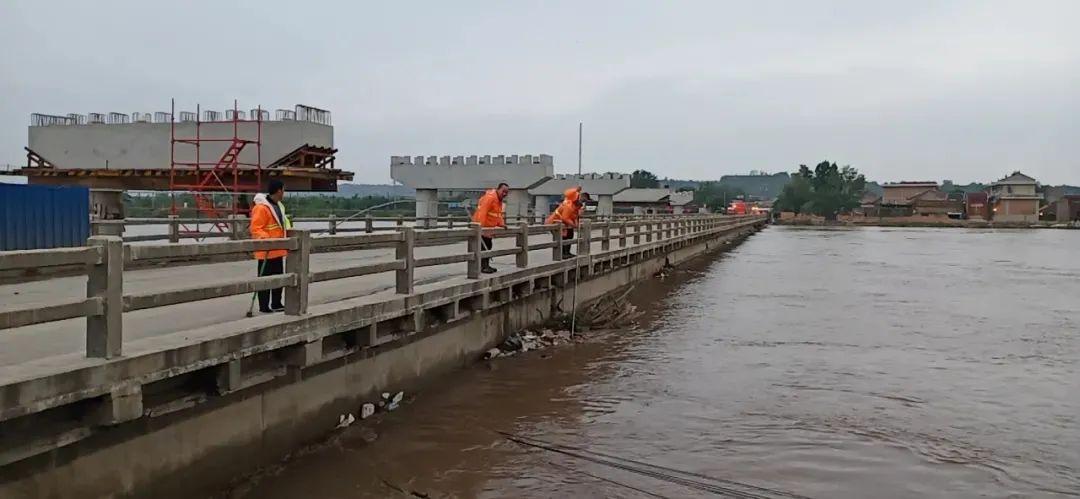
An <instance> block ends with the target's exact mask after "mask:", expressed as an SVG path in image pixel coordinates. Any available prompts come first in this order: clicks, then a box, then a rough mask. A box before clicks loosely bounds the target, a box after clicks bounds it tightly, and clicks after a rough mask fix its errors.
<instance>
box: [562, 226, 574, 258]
mask: <svg viewBox="0 0 1080 499" xmlns="http://www.w3.org/2000/svg"><path fill="white" fill-rule="evenodd" d="M562 237H563V240H564V241H565V240H568V239H573V238H574V229H563V235H562ZM573 245H574V243H564V244H563V247H562V254H564V255H571V254H572V253H570V248H571V247H573Z"/></svg>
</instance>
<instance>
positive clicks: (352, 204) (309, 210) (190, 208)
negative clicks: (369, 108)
mask: <svg viewBox="0 0 1080 499" xmlns="http://www.w3.org/2000/svg"><path fill="white" fill-rule="evenodd" d="M213 200H214V204H215V206H218V207H221V208H222V209H223V210H225V209H227V207H228V206H229V205H230V196H227V195H224V194H218V195H214V196H213ZM393 201H401V202H399V203H396V204H391V205H389V206H386V207H383V208H378V209H375V210H371V211H370V214H371V215H375V216H394V215H412V214H414V213H415V207H414V205H413V202H412V200H411V199H401V198H396V199H395V198H389V197H385V196H352V197H343V196H327V195H304V196H297V195H294V196H287V197H286V198H285V203H284V204H285V208H286V210H287V211H288V212H289V215H290V216H292V217H325V216H328V215H330V214H331V213H333V214H335V215H345V216H347V215H352V214H354V213H356V212H358V211H361V210H366V209H370V208H372V207H375V206H379V205H384V204H388V203H391V202H393ZM173 202H174V198H173V196H172V195H171V194H169V193H155V194H146V195H127V196H125V197H124V207H125V208H126V210H127V216H129V217H148V218H154V217H167V216H169V214H170V213H172V209H173ZM250 203H251V198H250V197H248V196H242V197H241V199H240V206H241V207H246V206H250ZM175 204H176V207H177V212H178V214H179V215H180V216H194V215H195V213H196V211H197V210H196V208H195V206H196V204H195V197H194V196H193V195H191V194H176V195H175Z"/></svg>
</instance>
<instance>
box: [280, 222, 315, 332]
mask: <svg viewBox="0 0 1080 499" xmlns="http://www.w3.org/2000/svg"><path fill="white" fill-rule="evenodd" d="M289 232H290V234H289V236H290V237H292V238H295V239H296V241H297V247H296V251H292V252H290V253H289V254H288V256H286V257H285V272H286V273H289V274H296V285H295V286H288V287H286V288H285V315H303V314H306V313H307V307H308V289H309V288H310V286H309V282H310V280H311V231H310V230H308V229H292V230H290V231H289Z"/></svg>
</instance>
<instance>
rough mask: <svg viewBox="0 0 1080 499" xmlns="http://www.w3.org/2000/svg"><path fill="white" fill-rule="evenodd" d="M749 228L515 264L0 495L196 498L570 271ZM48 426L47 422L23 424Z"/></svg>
mask: <svg viewBox="0 0 1080 499" xmlns="http://www.w3.org/2000/svg"><path fill="white" fill-rule="evenodd" d="M761 223H764V222H763V221H762V222H761ZM760 227H761V225H760V224H756V225H742V226H736V227H734V228H732V229H730V230H727V231H720V232H717V233H715V234H711V235H708V236H705V237H701V238H698V239H695V240H688V241H685V242H683V243H678V244H672V245H671V246H669V247H665V248H657V249H654V250H650V251H648V252H647V253H640V254H638V255H637V256H636V257H635V255H634V254H631V253H629V252H627V253H626V254H625V255H615V256H609V257H606V258H605V259H595V260H585V261H584V263H583V265H584V266H582V267H578V268H576V269H575V268H572V269H566V268H565V267H563V269H562V270H559V271H557V273H555V274H552V273H550V272H548V273H544V272H542V270H543V269H540V270H538V271H532V272H523V273H522V274H523V275H522V276H519V277H517V278H516V279H517V280H514V279H515V277H514V274H509V275H507V276H506V278H507V279H508V280H507V281H506V282H502V283H500V285H501V286H505V287H501V288H499V289H496V288H492V289H490V293H487V294H483V295H482V300H480V301H479V302H470V304H468V308H469V309H471V310H473V311H472V312H471V313H468V314H460V313H459V311H458V310H457V307H458V303H456V302H449V303H447V305H446V306H450V307H451V308H450V309H449V310H448V311H446V313H445V314H433V315H432V319H431V320H430V321H427V324H425V325H423V326H422V327H418V331H417V332H414V333H411V334H407V335H401V336H400V337H396V338H395V339H393V340H392V341H389V342H385V343H381V344H378V345H377V346H372V347H370V348H364V349H360V350H356V351H354V352H352V353H349V354H347V355H344V356H342V357H339V358H335V359H333V360H329V361H325V362H322V363H319V364H315V365H311V366H307V367H303V368H299V367H298V368H295V369H290V370H289V372H288V374H287V375H284V376H279V377H277V378H276V379H274V380H273V381H271V382H267V383H262V384H259V385H255V386H253V387H252V388H249V389H246V390H245V389H239V390H237V391H235V392H232V393H229V394H227V395H224V396H221V397H216V398H214V399H212V400H210V401H208V402H206V403H203V404H200V405H195V406H193V407H192V408H190V409H186V410H178V411H175V412H172V413H167V414H164V415H161V416H159V417H143V418H139V419H136V420H134V421H130V422H127V423H122V424H119V425H115V426H111V427H108V428H105V429H103V430H102V431H98V432H96V433H95V434H93V435H91V436H90V437H88V438H84V439H82V440H79V441H77V442H75V443H72V444H71V445H67V446H60V447H58V448H56V449H54V450H52V451H51V452H47V453H43V454H39V455H37V456H34V457H31V458H28V459H24V460H21V461H18V462H15V463H13V464H10V465H8V466H5V467H3V468H0V497H3V498H22V497H28V498H29V497H33V498H48V497H99V496H112V497H117V496H120V497H123V496H132V495H137V496H147V497H201V496H204V495H205V493H207V492H211V491H214V490H215V489H218V488H220V487H221V486H223V485H224V484H226V483H227V482H229V481H230V480H232V479H235V478H236V477H237V476H239V475H243V474H245V473H249V472H252V471H254V470H255V469H256V468H257V467H259V466H263V465H269V464H273V463H276V462H278V461H279V460H280V459H281V457H282V456H284V455H286V454H287V453H289V452H291V451H293V450H295V449H297V448H298V447H299V446H302V445H303V444H305V443H309V442H312V441H314V440H317V439H319V438H321V437H323V436H325V435H326V434H327V433H328V432H330V431H331V428H333V426H334V424H335V423H336V421H337V417H338V415H339V414H342V413H348V412H353V413H355V412H357V408H358V405H359V404H360V403H361V402H362V401H369V400H372V399H373V398H374V395H375V394H376V393H378V392H380V391H382V390H391V389H393V390H396V389H406V390H411V389H414V388H415V387H417V386H419V385H420V384H422V383H423V382H424V381H425V380H427V379H431V378H432V377H434V376H438V375H439V374H442V373H446V372H448V371H450V370H453V369H456V368H460V367H463V366H465V365H468V364H469V363H471V362H474V361H475V360H476V359H477V357H478V356H479V354H480V353H481V352H483V351H485V350H486V349H488V348H490V347H491V346H493V345H495V344H497V343H498V341H500V339H501V338H502V337H503V336H504V335H505V334H508V333H509V332H512V331H517V330H520V329H523V328H525V327H528V326H530V325H534V324H538V323H540V322H543V321H545V320H546V319H548V318H550V317H551V316H552V314H556V313H559V312H560V310H559V307H560V304H562V303H564V301H563V294H564V293H566V292H568V291H569V289H568V288H567V287H566V283H570V282H573V280H572V276H573V273H574V272H581V273H582V277H581V279H580V282H579V287H578V291H577V293H578V294H579V296H581V297H583V302H585V303H587V302H588V301H589V300H590V299H595V298H598V297H601V296H603V295H604V294H606V293H610V292H612V291H614V290H617V289H619V288H621V287H624V286H626V285H629V284H632V283H635V282H639V281H643V280H647V279H649V278H651V277H652V276H653V275H654V274H655V273H656V272H658V271H659V270H660V269H662V268H663V267H664V266H665V265H667V264H678V263H680V262H683V261H685V260H688V259H691V258H694V257H697V256H699V255H702V254H704V253H708V252H710V251H715V250H717V249H722V248H726V247H729V246H730V244H731V243H732V242H734V241H737V240H739V239H741V238H742V237H745V236H746V235H748V234H750V233H753V232H755V231H756V230H758V229H759V228H760ZM531 270H532V269H530V271H531ZM461 307H462V308H463V309H464V308H465V307H466V304H464V303H463V304H461ZM460 312H464V310H462V311H460ZM458 317H461V318H460V319H458ZM374 331H375V329H372V334H374ZM353 334H357V332H356V331H345V332H343V333H342V336H346V337H347V336H348V335H353ZM363 334H367V333H363ZM333 339H334V338H332V337H326V338H324V339H323V340H324V341H327V342H330V341H331V340H333ZM301 351H302V350H301ZM270 353H273V352H270ZM301 364H302V363H301ZM194 374H195V375H197V374H198V373H194ZM197 379H198V378H197V377H193V378H187V381H188V382H191V381H192V380H197ZM49 423H50V422H49V420H48V418H42V419H41V420H38V421H36V422H35V424H49ZM2 437H4V435H0V438H2ZM57 438H63V437H62V436H61V437H57ZM56 443H57V444H59V443H60V442H59V441H58V442H56Z"/></svg>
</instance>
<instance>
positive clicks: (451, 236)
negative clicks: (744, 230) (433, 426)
mask: <svg viewBox="0 0 1080 499" xmlns="http://www.w3.org/2000/svg"><path fill="white" fill-rule="evenodd" d="M759 219H760V217H735V216H724V215H713V216H698V215H694V216H681V217H668V218H644V219H636V218H635V219H611V220H608V221H601V222H594V221H592V220H589V219H585V220H583V221H582V222H581V224H580V227H578V228H577V230H576V234H575V237H573V238H564V237H563V232H564V231H563V229H564V227H563V226H562V225H561V224H555V225H530V224H528V223H526V222H520V223H519V224H518V225H516V226H512V227H507V228H497V229H482V228H481V227H480V226H478V225H475V224H472V225H469V226H467V227H463V228H453V229H436V230H417V229H416V228H414V227H410V226H404V225H402V226H400V227H394V229H395V230H394V231H392V232H380V233H371V234H334V235H326V236H323V237H312V232H313V231H312V230H309V229H296V230H292V231H290V234H289V237H287V238H282V239H258V240H239V241H223V242H203V243H194V244H168V243H166V244H152V245H132V244H128V245H125V244H123V241H122V240H121V238H120V237H118V236H92V237H91V238H90V239H89V241H88V245H87V246H86V247H80V248H63V249H51V250H32V251H10V252H0V271H6V270H18V269H31V268H45V267H56V266H72V265H76V266H82V267H83V268H84V269H85V275H87V276H88V278H87V286H86V297H85V298H82V299H79V300H74V301H68V302H64V303H59V304H50V305H35V306H30V307H25V308H19V309H14V310H6V311H0V330H3V329H10V328H16V327H22V326H29V325H33V324H41V323H46V322H54V321H61V320H67V319H73V318H79V317H85V318H86V354H87V356H88V357H101V358H113V357H117V356H120V355H121V354H122V353H123V348H122V347H123V320H122V319H123V315H122V314H123V313H124V312H133V311H137V310H145V309H150V308H157V307H165V306H170V305H177V304H181V303H191V302H197V301H203V300H211V299H215V298H222V297H227V296H234V295H244V294H249V293H255V292H258V291H263V290H269V289H275V288H284V289H285V293H284V294H285V314H287V315H302V314H305V313H306V312H307V308H308V293H309V290H310V287H311V284H312V283H317V282H324V281H330V280H336V279H346V278H352V277H359V276H366V275H373V274H381V273H385V272H394V273H395V291H396V292H397V293H398V294H412V293H413V291H414V286H415V281H416V279H415V275H414V273H415V271H416V269H418V268H423V267H430V266H438V265H451V264H460V263H465V264H466V276H467V277H468V278H469V279H479V278H480V273H481V262H482V260H483V259H485V258H494V257H500V256H509V255H514V256H515V264H516V266H517V267H519V268H524V267H528V266H529V252H530V251H536V250H544V249H551V250H552V253H551V257H552V260H553V261H555V262H558V261H561V260H563V259H564V253H563V248H565V247H567V246H573V245H576V246H577V251H578V257H582V256H587V255H589V254H590V253H591V251H592V243H595V242H599V243H600V245H601V251H608V250H610V249H611V246H612V244H613V243H614V244H616V245H618V247H619V248H626V247H628V246H631V245H635V246H636V245H641V244H650V243H654V242H657V243H666V242H671V241H675V240H679V239H683V238H686V237H693V236H698V235H702V234H703V233H708V232H715V231H717V230H721V229H723V228H726V227H730V226H732V225H734V224H738V223H754V222H756V221H759ZM545 234H550V236H551V241H550V242H535V241H532V240H531V236H536V235H545ZM484 237H490V238H492V239H503V238H514V239H515V244H514V246H513V247H510V248H503V249H494V247H493V248H492V249H487V250H485V249H484V245H483V243H482V238H484ZM463 242H464V243H466V244H465V246H466V248H465V251H464V252H463V253H451V254H445V255H438V256H425V257H419V256H417V251H416V249H417V248H422V247H431V246H446V245H454V244H459V243H463ZM386 247H393V248H394V258H393V260H390V261H380V262H376V263H367V264H363V265H356V266H350V267H344V268H334V269H329V270H321V271H316V272H312V271H311V268H310V263H311V253H312V251H313V250H316V249H317V250H320V251H353V250H357V249H366V248H386ZM269 250H286V251H288V252H289V253H288V257H287V258H286V259H285V269H284V273H283V274H279V275H273V276H256V277H251V278H243V279H237V280H233V281H227V282H215V283H212V284H206V285H196V286H188V287H182V288H178V289H170V290H166V291H159V292H151V293H135V294H124V279H123V275H124V266H125V265H130V264H134V263H140V262H153V261H171V260H176V259H196V260H200V259H204V258H205V259H207V260H209V259H210V258H211V257H214V256H217V255H229V254H251V253H252V252H256V251H269Z"/></svg>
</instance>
